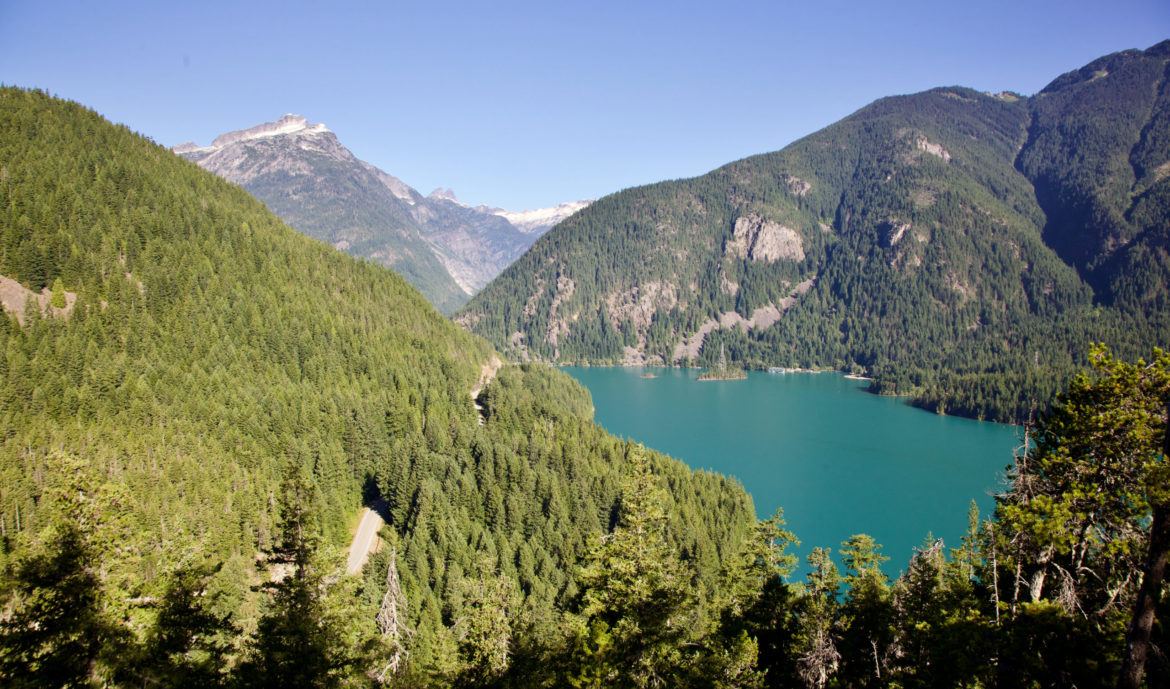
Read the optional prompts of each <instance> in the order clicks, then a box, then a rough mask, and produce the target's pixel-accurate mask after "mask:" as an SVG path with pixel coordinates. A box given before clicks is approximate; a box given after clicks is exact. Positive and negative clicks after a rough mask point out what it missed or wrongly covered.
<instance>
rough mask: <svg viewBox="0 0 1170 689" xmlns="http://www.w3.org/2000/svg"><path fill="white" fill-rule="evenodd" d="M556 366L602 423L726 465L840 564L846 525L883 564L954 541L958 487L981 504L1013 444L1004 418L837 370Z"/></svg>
mask: <svg viewBox="0 0 1170 689" xmlns="http://www.w3.org/2000/svg"><path fill="white" fill-rule="evenodd" d="M562 370H564V371H565V372H566V373H568V374H569V375H571V376H573V377H574V378H576V379H577V380H579V381H580V382H581V383H583V384H584V385H585V387H587V388H589V391H590V393H592V395H593V405H594V407H596V414H595V416H596V419H597V422H598V423H600V424H601V425H602V426H604V427H605V428H606V430H608V431H609V432H611V433H613V434H615V435H618V436H621V437H625V438H630V439H632V440H636V441H638V442H640V443H642V444H644V445H646V446H647V447H652V448H654V449H656V450H659V451H661V452H665V453H667V454H669V455H671V456H672V457H675V458H677V459H680V460H682V461H684V462H686V463H687V464H688V465H689V466H691V467H693V468H695V469H711V470H714V471H717V472H719V473H722V474H726V475H730V476H734V477H736V478H738V479H739V480H740V481H742V482H743V485H744V487H746V488H747V490H748V491H749V492H750V493H751V494H752V498H753V500H754V501H755V505H756V513H757V514H758V515H759V516H760V517H768V516H771V515H772V514H773V513H775V511H776V508H778V507H783V508H784V518H785V519H786V520H787V522H788V528H789V529H791V530H792V531H793V532H794V533H795V534H796V536H797V537H798V538H800V540H801V542H802V544H801V547H800V548H799V549H798V550H797V554H798V555H800V556H801V561H802V564H803V558H804V556H805V555H807V554H808V552H809V551H811V549H812V548H813V547H814V546H819V547H830V548H832V549H833V555H834V559H836V560H838V567H840V562H839V553H837V550H838V548H839V547H840V543H841V541H844V540H845V539H847V538H848V537H849V536H851V535H852V534H856V533H868V534H870V535H871V536H873V537H874V538H875V539H877V541H878V543H881V544H882V546H883V552H884V553H885V554H886V555H887V556H889V558H890V561H889V562H887V563H886V568H885V569H886V571H887V573H889V574H890V575H891V576H896V575H897V574H898V572H900V571H902V570H904V569H905V567H906V564H907V562H909V559H910V556H911V555H912V549H913V548H914V547H915V546H920V545H922V542H923V540H924V539H925V538H926V536H927V534H928V533H931V534H933V535H934V536H935V537H941V538H943V539H944V541H945V542H946V544H947V546H948V547H956V546H958V545H959V539H960V538H962V535H963V533H964V532H965V531H966V527H967V509H968V506H969V505H970V502H971V500H975V501H976V503H977V504H978V506H979V509H980V511H981V513H982V514H983V515H984V516H986V515H987V514H988V513H989V512H990V510H991V508H992V506H993V501H992V498H991V495H992V494H993V493H995V492H998V491H999V490H1001V489H1002V487H1003V485H1004V483H1003V476H1004V469H1005V467H1006V466H1007V465H1008V464H1010V463H1011V460H1012V451H1013V448H1015V447H1016V446H1017V445H1019V444H1020V440H1019V436H1018V430H1019V429H1017V428H1016V427H1014V426H1004V425H1000V424H993V423H983V422H978V421H971V420H968V419H960V418H955V417H947V416H937V415H935V414H931V413H928V412H925V411H922V410H920V409H915V408H913V407H910V406H909V405H907V404H906V403H905V401H904V400H901V399H896V398H889V397H879V396H877V395H871V394H869V393H867V392H865V390H864V387H865V385H866V383H865V382H864V381H858V380H849V379H846V378H845V377H844V376H842V375H841V374H837V373H816V374H811V373H796V374H769V373H763V372H751V373H749V375H748V379H747V380H739V381H710V382H700V381H697V380H696V377H697V376H698V373H699V372H698V371H696V370H693V369H661V368H646V369H640V368H579V367H565V368H563V369H562ZM643 375H650V376H654V377H652V378H643V377H642V376H643Z"/></svg>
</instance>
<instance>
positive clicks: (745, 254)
mask: <svg viewBox="0 0 1170 689" xmlns="http://www.w3.org/2000/svg"><path fill="white" fill-rule="evenodd" d="M724 254H726V255H728V256H736V257H738V258H750V259H751V260H752V261H756V262H759V261H763V262H766V263H774V262H775V261H778V260H781V259H784V260H788V261H793V262H797V263H799V262H800V261H803V260H804V244H803V242H802V241H801V239H800V235H799V234H798V233H797V232H796V230H794V229H792V228H791V227H785V226H784V225H781V224H779V223H777V222H773V221H771V220H765V219H763V218H761V217H760V216H758V215H756V214H755V213H752V214H750V215H745V216H741V217H739V218H737V219H736V221H735V228H734V230H733V235H732V239H731V240H729V241H728V242H727V247H726V248H725V249H724Z"/></svg>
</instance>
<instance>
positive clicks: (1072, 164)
mask: <svg viewBox="0 0 1170 689" xmlns="http://www.w3.org/2000/svg"><path fill="white" fill-rule="evenodd" d="M1168 62H1170V42H1165V43H1161V44H1159V45H1157V46H1154V47H1152V48H1150V49H1149V50H1146V51H1127V52H1124V53H1119V54H1116V55H1111V56H1108V57H1105V58H1102V59H1101V60H1098V61H1096V62H1094V63H1092V64H1090V65H1088V66H1086V67H1085V68H1083V69H1081V70H1078V71H1076V72H1072V73H1069V74H1067V75H1064V76H1062V77H1060V78H1059V79H1057V80H1055V81H1054V82H1053V83H1052V84H1050V85H1049V86H1048V87H1046V88H1045V89H1044V90H1043V91H1042V92H1041V93H1039V94H1037V95H1036V96H1034V97H1031V98H1024V97H1020V96H1017V95H1015V94H1010V93H1003V94H998V95H989V94H985V93H979V92H976V91H972V90H970V89H964V88H940V89H934V90H931V91H927V92H924V93H920V94H915V95H910V96H898V97H892V98H886V99H883V100H880V101H877V102H875V103H873V104H871V105H869V106H867V107H865V108H863V109H862V110H860V111H858V112H857V113H855V114H853V115H851V116H850V117H848V118H846V119H844V120H842V121H840V122H838V123H836V124H834V125H831V126H829V127H827V128H825V129H823V130H821V131H819V132H817V133H815V134H812V135H810V136H808V137H806V138H804V139H802V140H800V141H797V142H795V143H793V144H792V145H790V146H789V147H787V148H785V149H784V150H782V151H778V152H775V153H769V154H765V155H760V156H755V157H752V158H747V159H744V160H741V161H738V162H734V163H731V164H729V165H727V166H725V167H722V168H720V169H718V170H715V171H713V172H711V173H709V174H707V175H704V176H702V177H697V178H694V179H687V180H677V181H670V182H663V183H660V184H654V185H650V186H646V187H640V188H636V189H629V190H626V191H623V192H620V193H617V194H614V195H612V196H609V197H606V198H603V199H601V200H600V201H598V202H596V203H594V204H593V205H592V206H591V207H590V208H588V209H586V210H584V211H583V212H581V213H578V214H577V215H575V216H573V217H572V218H570V219H568V220H566V221H565V222H563V223H561V224H560V225H559V226H557V227H556V228H554V229H553V230H551V231H550V232H549V233H548V234H546V235H545V236H544V237H542V238H541V239H540V240H538V241H537V242H536V243H535V244H534V246H533V247H532V248H531V249H530V250H529V251H528V252H527V253H526V254H525V255H524V256H523V257H522V258H521V259H520V260H518V261H517V262H516V263H514V264H513V265H512V266H511V267H510V268H509V269H507V270H506V271H504V273H502V274H501V275H500V277H499V278H497V279H496V280H495V281H493V282H492V283H491V284H489V285H488V286H487V287H486V288H485V289H484V290H483V291H482V292H480V293H479V294H478V295H477V296H476V297H475V298H474V299H473V300H472V301H471V302H470V303H469V304H468V306H466V307H465V308H464V309H463V310H462V311H461V312H460V313H459V314H458V315H457V320H458V321H459V322H461V323H463V324H465V325H466V326H467V327H469V328H470V329H471V330H472V331H473V332H475V333H478V334H480V335H483V336H484V337H486V338H487V339H489V340H490V341H491V342H493V343H494V344H495V345H496V346H497V347H500V348H501V349H502V350H504V351H505V352H507V353H509V354H510V355H511V356H513V357H516V358H521V359H523V358H533V359H541V360H549V361H557V362H562V363H585V362H589V363H622V362H625V363H643V362H647V363H666V364H672V363H673V364H687V363H692V364H709V363H711V362H712V361H713V357H715V358H717V357H718V352H719V351H720V349H719V347H718V345H719V344H721V343H722V344H725V345H726V350H727V352H728V356H729V357H731V358H733V359H735V360H737V361H739V362H741V363H743V364H745V365H748V366H761V367H762V366H784V367H811V368H818V369H821V368H833V369H841V370H852V371H854V372H864V373H866V374H868V375H870V376H873V377H874V378H875V379H876V380H875V382H874V385H873V387H874V389H875V390H877V391H881V392H896V393H900V394H912V395H914V396H915V398H916V401H917V403H919V404H922V405H924V406H927V407H929V408H932V409H936V410H938V411H946V412H948V413H959V414H964V415H969V416H976V417H981V418H990V419H996V420H1003V421H1008V420H1020V419H1022V418H1024V417H1026V415H1027V413H1028V410H1029V409H1030V408H1031V407H1032V406H1033V405H1034V404H1035V403H1037V402H1039V403H1040V404H1043V403H1044V402H1045V401H1046V400H1048V399H1050V398H1051V396H1052V394H1053V393H1054V392H1055V391H1056V390H1057V389H1059V387H1060V386H1061V383H1062V381H1064V380H1067V378H1068V377H1069V376H1070V375H1071V373H1072V371H1073V370H1074V369H1075V367H1076V366H1078V365H1080V364H1081V363H1082V362H1083V360H1084V355H1085V352H1086V350H1087V347H1088V344H1089V343H1090V342H1093V341H1104V342H1107V343H1109V344H1110V345H1111V346H1113V347H1114V348H1115V349H1116V350H1117V351H1119V352H1121V353H1122V354H1123V355H1124V356H1127V357H1131V358H1132V357H1136V356H1139V355H1141V354H1142V353H1143V352H1148V350H1149V347H1150V346H1152V345H1156V344H1158V343H1159V342H1162V341H1164V340H1165V338H1166V335H1167V333H1170V308H1168V307H1170V303H1168V289H1170V259H1168V258H1167V249H1166V240H1167V232H1168V231H1170V230H1168V229H1167V228H1168V227H1170V172H1168V171H1170V136H1167V134H1168V133H1170V132H1168V131H1167V127H1170V80H1167V79H1166V75H1167V68H1168ZM712 352H714V354H712Z"/></svg>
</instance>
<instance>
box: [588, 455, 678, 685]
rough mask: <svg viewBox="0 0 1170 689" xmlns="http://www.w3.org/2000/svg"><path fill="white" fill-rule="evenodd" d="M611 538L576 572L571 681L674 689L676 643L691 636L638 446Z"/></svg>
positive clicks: (662, 519) (652, 483)
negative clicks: (576, 629)
mask: <svg viewBox="0 0 1170 689" xmlns="http://www.w3.org/2000/svg"><path fill="white" fill-rule="evenodd" d="M629 459H630V463H631V467H632V473H631V474H630V476H629V478H628V479H627V481H626V485H625V488H624V490H623V491H622V499H621V507H620V518H619V522H618V526H617V528H616V529H614V530H613V532H611V533H609V534H607V535H606V536H604V537H602V538H601V539H598V540H597V542H596V543H595V544H594V546H593V549H592V550H591V552H590V554H589V558H588V560H587V562H586V564H585V566H584V568H583V569H582V571H581V575H580V582H579V586H580V587H581V590H582V594H581V602H580V615H581V617H582V620H583V629H582V630H581V632H580V638H579V640H578V642H577V643H578V646H577V652H576V656H575V658H574V661H575V665H576V667H575V668H574V670H573V673H572V676H571V682H572V683H573V684H574V685H575V686H581V687H603V686H609V687H638V688H639V689H641V688H644V687H658V686H673V685H677V684H678V683H679V681H680V679H681V677H682V676H683V673H684V672H685V671H684V669H683V664H684V662H683V649H682V644H683V641H684V640H685V639H686V638H687V635H688V634H691V633H693V632H694V631H695V630H694V629H693V628H692V627H691V625H694V624H696V622H697V620H695V619H694V617H693V607H692V606H693V604H692V601H691V598H690V587H689V582H688V577H687V576H686V574H685V572H684V570H683V566H682V563H681V562H680V561H679V559H678V555H677V553H676V552H675V551H674V550H673V549H672V548H671V547H670V544H669V541H668V540H667V536H666V525H667V515H666V512H665V510H664V509H663V505H662V502H663V500H662V495H661V489H660V488H659V487H658V485H657V479H656V477H655V476H654V475H653V474H652V473H650V468H649V465H648V463H647V461H646V457H645V455H644V453H643V452H642V450H641V448H640V447H639V448H636V449H634V450H632V451H631V453H630V458H629Z"/></svg>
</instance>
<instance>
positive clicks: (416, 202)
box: [174, 114, 589, 313]
mask: <svg viewBox="0 0 1170 689" xmlns="http://www.w3.org/2000/svg"><path fill="white" fill-rule="evenodd" d="M174 151H175V152H176V153H178V154H180V155H182V156H183V157H185V158H187V159H189V160H192V161H194V162H196V163H198V164H199V165H200V166H202V167H203V168H205V169H207V170H210V171H212V172H214V173H216V174H217V175H219V176H220V177H223V178H225V179H227V180H229V181H231V182H235V183H236V184H239V185H240V186H242V187H244V188H245V189H246V190H247V191H248V192H249V193H251V194H252V195H253V196H255V197H256V198H258V199H260V200H261V201H263V202H265V203H266V204H267V205H268V207H269V208H271V209H272V210H273V211H274V212H275V213H276V214H277V215H279V216H280V217H281V218H282V219H283V220H284V221H285V222H287V223H288V224H289V225H291V226H292V227H294V228H295V229H297V230H299V231H301V232H302V233H304V234H306V235H309V236H310V237H314V238H316V239H319V240H321V241H324V242H327V243H329V244H331V245H333V246H334V247H336V248H338V249H341V250H342V251H346V252H348V253H350V254H352V255H354V256H360V257H362V258H367V259H370V260H373V261H376V262H378V263H381V264H382V265H385V266H388V267H390V268H393V269H394V270H395V271H397V272H398V273H400V274H401V275H402V276H403V277H405V278H406V279H407V280H408V281H409V282H410V283H411V284H413V285H414V286H415V287H417V288H418V289H419V290H420V291H422V293H423V294H424V296H426V297H427V299H428V300H429V301H430V302H431V303H432V304H434V305H435V306H436V308H438V309H439V310H440V311H442V312H443V313H450V312H451V311H453V310H454V309H456V308H458V307H459V306H460V305H462V304H463V303H465V302H466V301H467V299H468V298H469V297H470V296H471V295H472V294H474V293H475V292H476V291H477V290H479V289H480V288H481V287H483V286H484V285H485V284H486V283H487V282H488V281H489V280H491V279H492V278H493V277H495V276H496V275H498V274H499V272H500V271H501V270H503V269H504V268H505V267H506V266H507V265H508V264H509V263H511V262H512V261H514V260H515V259H516V258H517V257H518V256H519V255H520V254H521V253H523V252H524V250H525V249H527V248H528V246H529V245H531V244H532V242H533V241H534V240H535V239H536V237H538V236H540V234H542V233H543V232H544V231H546V230H548V228H550V227H552V226H553V225H554V224H556V223H557V222H559V221H560V220H563V219H564V218H566V217H568V216H569V215H571V214H572V213H574V212H576V211H577V210H579V209H581V208H583V207H585V206H587V205H588V204H589V201H578V202H575V203H566V204H561V205H559V206H557V207H555V208H548V209H540V210H534V211H523V212H518V213H516V212H509V211H506V210H503V209H499V208H487V207H483V206H481V207H476V208H472V207H469V206H467V205H464V204H462V203H460V202H459V201H458V200H457V199H456V198H455V194H454V192H452V191H451V190H450V189H447V190H445V191H444V190H435V191H434V192H432V193H431V194H430V195H429V196H423V195H422V194H420V193H419V192H417V191H416V190H414V189H413V188H411V187H410V186H409V185H407V184H406V183H405V182H403V181H402V180H400V179H398V178H397V177H394V176H392V175H390V174H387V173H386V172H384V171H382V170H380V169H378V168H376V167H374V166H373V165H370V164H369V163H366V162H364V161H362V160H359V159H358V158H357V157H356V156H355V155H354V154H353V153H351V152H350V151H349V150H348V149H347V148H345V147H344V146H343V145H342V144H341V142H340V141H338V139H337V136H336V135H335V134H334V133H333V132H331V131H330V130H329V129H328V128H326V127H325V126H324V125H322V124H310V123H309V122H308V121H307V120H306V119H305V118H304V117H301V116H299V115H291V114H290V115H285V116H284V117H282V118H280V119H279V120H277V121H275V122H267V123H264V124H260V125H257V126H255V127H250V128H248V129H242V130H239V131H235V132H229V133H227V134H223V135H221V136H219V137H217V138H216V139H215V141H213V142H212V143H211V145H210V146H198V145H196V144H194V143H185V144H182V145H179V146H176V147H175V148H174Z"/></svg>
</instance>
